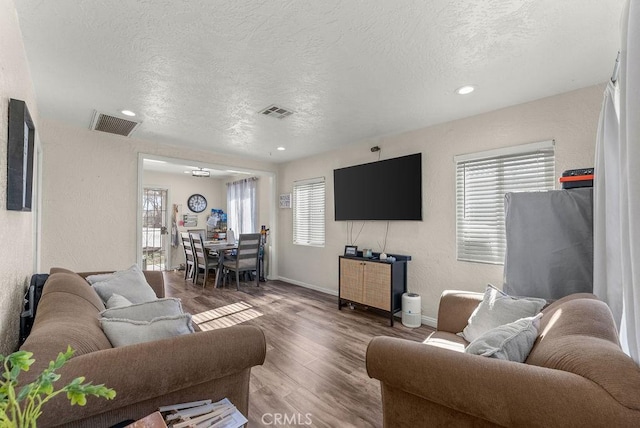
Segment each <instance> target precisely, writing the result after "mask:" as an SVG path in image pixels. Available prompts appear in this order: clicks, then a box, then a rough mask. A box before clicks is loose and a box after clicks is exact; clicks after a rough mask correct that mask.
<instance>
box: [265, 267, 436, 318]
mask: <svg viewBox="0 0 640 428" xmlns="http://www.w3.org/2000/svg"><path fill="white" fill-rule="evenodd" d="M278 279H279V280H280V281H284V282H288V283H290V284H293V285H299V286H300V287H304V288H309V289H311V290H315V291H319V292H321V293H325V294H330V295H332V296H337V295H338V290H332V289H329V288H324V287H318V286H317V285H313V284H307V283H306V282H302V281H297V280H295V279H291V278H285V277H284V276H279V277H278ZM401 315H402V314H401V313H398V314H395V315H394V316H395V317H396V318H401ZM421 323H422V324H424V325H428V326H429V327H433V328H436V327H437V326H438V320H436V319H435V318H432V317H428V316H426V315H423V316H422V317H421Z"/></svg>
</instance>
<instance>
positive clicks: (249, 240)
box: [223, 233, 261, 290]
mask: <svg viewBox="0 0 640 428" xmlns="http://www.w3.org/2000/svg"><path fill="white" fill-rule="evenodd" d="M260 238H261V236H260V234H259V233H241V234H240V236H239V238H238V249H237V251H236V256H235V259H232V260H224V262H223V266H224V268H225V269H228V270H231V271H234V272H235V273H236V289H238V290H240V278H239V274H240V272H247V271H248V272H251V271H254V270H255V271H256V286H258V287H259V286H260V275H259V274H258V255H259V253H260Z"/></svg>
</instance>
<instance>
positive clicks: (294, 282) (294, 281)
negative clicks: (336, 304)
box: [278, 276, 338, 296]
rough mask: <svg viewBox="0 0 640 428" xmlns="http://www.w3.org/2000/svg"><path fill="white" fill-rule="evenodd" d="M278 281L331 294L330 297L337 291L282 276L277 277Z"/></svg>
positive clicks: (336, 293) (335, 294)
mask: <svg viewBox="0 0 640 428" xmlns="http://www.w3.org/2000/svg"><path fill="white" fill-rule="evenodd" d="M278 279H279V280H280V281H284V282H288V283H290V284H293V285H299V286H300V287H304V288H309V289H311V290H315V291H319V292H321V293H324V294H331V295H332V296H337V295H338V290H332V289H330V288H324V287H318V286H317V285H313V284H307V283H306V282H302V281H297V280H295V279H291V278H285V277H284V276H279V277H278Z"/></svg>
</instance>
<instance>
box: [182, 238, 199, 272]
mask: <svg viewBox="0 0 640 428" xmlns="http://www.w3.org/2000/svg"><path fill="white" fill-rule="evenodd" d="M180 239H181V240H182V248H183V249H184V259H185V263H184V279H188V278H192V276H193V272H194V266H195V256H194V254H193V247H192V246H191V239H190V238H189V232H182V233H180Z"/></svg>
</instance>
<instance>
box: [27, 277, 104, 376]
mask: <svg viewBox="0 0 640 428" xmlns="http://www.w3.org/2000/svg"><path fill="white" fill-rule="evenodd" d="M42 297H43V298H42V299H41V300H40V304H39V305H38V310H37V313H36V319H35V322H34V325H33V329H32V330H31V334H30V335H29V337H28V338H27V340H26V341H25V343H24V344H23V345H22V346H21V349H23V350H27V351H31V352H33V354H34V358H35V359H36V362H35V363H34V366H33V367H32V370H30V372H33V373H38V372H40V371H41V370H42V369H43V368H45V367H46V366H47V364H48V363H49V361H51V360H53V359H55V357H56V356H57V355H58V353H59V352H64V351H65V350H66V349H67V346H68V345H70V346H71V347H72V348H73V349H74V350H75V355H76V356H78V355H83V354H87V353H90V352H93V351H98V350H101V349H109V348H111V343H109V340H108V339H107V337H106V336H105V335H104V332H103V331H102V328H101V327H100V312H101V311H103V310H104V309H105V307H104V304H103V303H102V301H101V300H100V297H98V295H97V294H96V292H95V291H94V290H93V289H92V288H91V286H90V285H89V284H88V283H87V282H86V281H85V280H84V279H83V278H82V277H81V276H79V275H77V274H75V273H65V272H57V273H53V274H51V275H50V276H49V278H48V279H47V282H46V284H45V286H44V290H43V293H42ZM45 297H46V298H45Z"/></svg>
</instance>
